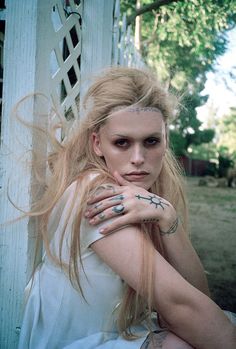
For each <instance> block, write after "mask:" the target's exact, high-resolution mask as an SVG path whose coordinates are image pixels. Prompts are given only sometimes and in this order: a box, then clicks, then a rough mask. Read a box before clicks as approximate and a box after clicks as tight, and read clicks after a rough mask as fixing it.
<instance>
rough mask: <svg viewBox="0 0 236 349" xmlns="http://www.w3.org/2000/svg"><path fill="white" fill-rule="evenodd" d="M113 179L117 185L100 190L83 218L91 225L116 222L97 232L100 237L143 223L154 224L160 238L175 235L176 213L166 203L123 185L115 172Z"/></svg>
mask: <svg viewBox="0 0 236 349" xmlns="http://www.w3.org/2000/svg"><path fill="white" fill-rule="evenodd" d="M114 177H115V178H116V180H117V183H118V184H119V185H107V186H106V185H105V186H102V187H99V188H98V191H97V192H96V194H95V195H93V196H91V197H90V198H89V200H88V207H87V210H86V212H85V217H86V218H88V219H89V223H90V224H92V225H97V224H99V223H101V222H102V221H105V220H108V219H110V218H115V219H113V221H112V222H111V223H109V224H108V225H107V226H105V227H103V228H102V229H101V230H100V232H101V233H103V234H107V233H110V232H111V231H113V230H116V229H118V228H121V227H122V226H125V225H128V224H136V223H145V222H157V223H158V225H159V228H160V232H161V234H163V235H164V234H171V233H174V232H175V231H176V229H177V227H178V219H177V216H176V212H175V209H174V208H173V206H172V205H171V204H170V203H169V202H168V201H167V200H165V199H163V198H161V197H160V196H158V195H155V194H152V193H150V192H148V191H147V190H145V189H143V188H140V187H137V186H136V185H134V184H132V183H130V182H128V181H126V180H125V179H123V178H122V177H121V176H120V175H119V174H118V173H117V172H115V173H114Z"/></svg>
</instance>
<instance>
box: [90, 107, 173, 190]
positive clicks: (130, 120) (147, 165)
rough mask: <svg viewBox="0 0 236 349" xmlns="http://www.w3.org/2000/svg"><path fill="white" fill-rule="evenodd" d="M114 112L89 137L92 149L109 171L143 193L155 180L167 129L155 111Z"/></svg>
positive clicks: (160, 163)
mask: <svg viewBox="0 0 236 349" xmlns="http://www.w3.org/2000/svg"><path fill="white" fill-rule="evenodd" d="M144 109H145V108H135V109H130V110H127V109H126V110H120V111H117V112H114V113H113V114H112V115H111V116H110V117H109V118H108V119H107V121H106V123H105V124H104V125H103V126H102V127H101V128H100V130H99V131H98V133H95V132H94V133H93V134H92V142H93V149H94V151H95V153H96V154H97V155H98V156H102V157H104V160H105V162H106V165H107V167H108V170H109V171H110V172H111V173H114V171H117V172H118V173H119V174H120V175H121V176H122V177H123V178H125V179H126V180H128V181H129V182H132V183H134V184H135V185H137V186H139V187H142V188H144V189H146V190H148V189H150V187H151V186H152V184H153V183H154V182H155V181H156V179H157V178H158V176H159V174H160V171H161V168H162V163H163V158H164V155H165V150H166V126H165V123H164V121H163V117H162V114H161V112H160V111H158V110H157V109H153V110H152V109H151V108H149V109H148V108H147V110H144Z"/></svg>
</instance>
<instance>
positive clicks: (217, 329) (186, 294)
mask: <svg viewBox="0 0 236 349" xmlns="http://www.w3.org/2000/svg"><path fill="white" fill-rule="evenodd" d="M171 101H173V98H172V97H171V96H170V95H168V94H167V93H166V92H165V91H164V90H163V89H162V88H161V87H160V85H159V84H158V82H157V81H156V79H155V78H154V77H153V75H151V74H150V73H147V72H143V71H140V70H137V69H131V68H111V69H109V70H108V71H106V72H105V73H104V74H103V75H102V76H100V77H98V78H97V80H95V82H94V83H93V85H92V86H91V87H90V89H89V90H88V92H87V95H86V96H85V100H84V112H85V117H84V119H83V120H82V122H81V125H80V126H79V127H78V128H77V129H74V130H73V134H72V135H71V136H70V137H68V139H66V141H64V142H63V143H62V144H60V143H58V142H55V139H52V141H53V142H52V143H53V144H54V146H55V145H56V149H54V153H53V155H51V156H50V158H49V161H48V162H49V165H50V168H51V172H52V173H51V176H50V178H49V179H48V183H47V189H46V191H45V193H44V195H43V197H42V199H41V200H40V201H39V202H38V203H37V205H36V206H35V207H34V209H33V211H32V212H31V213H30V215H32V216H36V217H38V218H39V222H40V229H39V230H40V234H41V237H42V238H43V241H44V246H45V256H44V258H43V261H42V264H41V265H40V266H39V268H38V269H37V270H36V272H35V274H34V277H33V281H32V283H31V289H30V293H29V298H28V301H27V305H26V310H25V316H24V321H23V324H22V329H21V337H20V344H19V348H22V349H23V348H24V349H25V348H34V349H36V348H40V349H43V348H50V349H53V348H69V349H72V348H85V349H90V348H100V349H107V348H116V349H118V348H122V349H123V348H149V349H150V348H166V349H177V348H182V349H184V348H185V349H189V348H197V349H198V348H199V349H205V348H207V349H211V348H214V349H217V348H221V349H222V348H227V349H231V348H232V349H233V348H234V347H235V343H236V342H235V328H234V326H233V325H232V324H231V322H230V321H229V320H228V319H227V317H226V316H225V314H224V313H223V312H222V311H221V310H220V309H219V308H218V307H217V306H216V304H215V303H214V302H212V301H211V300H210V298H209V297H208V296H209V290H208V286H207V281H206V278H205V275H204V272H203V268H202V265H201V263H200V261H199V259H198V257H197V255H196V253H195V251H194V249H193V248H192V246H191V243H190V241H189V239H188V236H187V234H186V233H185V231H186V213H185V212H186V205H185V199H184V194H183V190H182V185H181V180H180V176H179V174H178V172H179V171H178V167H177V165H176V162H175V161H174V158H173V157H172V156H171V153H170V150H169V148H168V124H169V122H170V119H171V116H172V115H173V114H174V105H173V103H171Z"/></svg>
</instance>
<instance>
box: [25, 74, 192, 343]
mask: <svg viewBox="0 0 236 349" xmlns="http://www.w3.org/2000/svg"><path fill="white" fill-rule="evenodd" d="M173 101H174V98H173V96H171V95H170V94H169V93H168V92H167V91H165V90H164V89H163V88H162V87H161V85H160V84H159V82H158V81H157V79H156V77H155V76H154V74H152V73H150V72H149V71H143V70H139V69H135V68H124V67H113V68H109V69H107V70H106V71H104V72H103V73H102V74H101V75H100V76H98V77H97V78H95V80H94V82H93V84H92V85H91V87H90V88H89V89H88V92H87V93H86V95H85V98H84V101H83V110H84V114H85V116H84V117H83V118H82V119H81V120H80V123H79V126H78V127H77V128H74V129H73V131H72V132H71V134H70V135H69V136H68V137H66V138H65V140H64V141H63V142H59V141H57V140H56V137H55V136H54V135H50V137H49V141H50V143H51V147H52V150H53V151H52V152H51V153H50V154H49V156H48V159H47V163H48V166H49V168H50V171H48V172H49V174H50V175H49V177H48V178H47V185H46V186H45V188H46V189H45V192H44V194H43V195H42V197H41V198H40V200H38V201H37V202H36V204H35V205H34V206H33V208H32V210H31V212H30V213H29V215H30V216H36V217H37V218H38V219H39V222H40V224H39V239H42V240H43V242H44V246H45V249H46V253H47V255H48V256H49V257H50V258H52V259H53V261H54V262H55V263H56V264H58V265H59V266H61V267H63V268H65V269H66V270H67V271H68V274H69V277H70V280H71V282H72V283H73V285H75V287H78V288H79V289H80V291H81V293H82V295H83V290H82V288H81V285H80V275H79V268H78V261H80V263H82V260H81V255H80V222H81V219H82V216H83V211H84V209H85V204H84V203H85V202H86V199H87V198H88V195H89V193H91V191H93V190H94V189H95V188H96V186H98V185H100V184H102V183H107V181H113V182H114V179H113V177H112V176H111V174H109V173H108V170H107V167H106V164H105V162H104V160H103V159H102V158H100V157H98V156H97V155H96V154H95V152H94V151H93V147H92V142H91V134H92V132H94V131H98V130H99V128H100V127H101V126H102V125H103V124H104V123H105V122H106V119H107V118H108V117H109V115H110V114H111V112H112V111H113V110H114V109H115V108H119V107H121V106H122V107H126V106H139V107H155V108H158V109H159V110H160V111H161V113H162V115H163V119H164V121H165V123H166V125H167V129H168V124H169V123H170V121H171V120H172V118H173V117H174V114H175V111H176V110H175V108H176V105H175V103H173ZM93 171H95V172H96V173H99V175H98V176H96V178H95V179H94V180H92V181H91V182H90V183H87V181H86V176H87V174H88V173H91V172H93ZM180 172H181V171H180V168H179V165H178V163H177V161H176V160H175V158H174V157H173V155H172V153H171V151H170V149H169V148H168V149H167V152H166V155H165V158H164V162H163V166H162V170H161V173H160V175H159V177H158V181H156V182H155V183H154V184H153V186H152V188H151V192H153V193H155V194H158V195H160V196H162V197H164V198H165V199H167V200H168V201H170V202H171V203H172V205H173V206H174V207H175V208H176V210H177V211H178V214H179V215H180V216H181V217H182V222H183V224H184V225H185V226H186V219H187V214H186V203H185V196H184V192H183V187H182V180H181V175H180ZM74 181H77V183H79V185H77V186H76V190H75V193H74V200H73V202H72V204H71V209H70V212H69V214H68V219H67V220H66V222H65V226H64V229H63V231H64V232H65V230H66V226H67V223H68V220H69V216H70V214H71V212H72V210H73V205H74V204H75V201H76V197H77V196H78V195H79V196H80V198H81V199H80V204H79V207H78V209H77V211H76V212H77V213H76V215H75V217H73V221H74V224H73V229H72V236H71V246H70V259H69V260H70V262H69V265H65V262H64V261H63V260H62V257H61V255H62V246H63V239H64V235H65V234H62V237H61V241H60V251H59V252H58V254H57V255H55V254H53V253H52V251H51V250H50V239H49V232H48V228H47V226H48V221H49V216H50V214H51V212H52V210H53V208H54V206H55V205H56V203H57V202H58V200H59V199H60V198H61V196H62V194H63V193H64V192H65V190H66V189H67V188H68V186H69V185H70V184H71V183H73V182H74ZM141 229H142V230H143V231H144V232H145V235H144V236H145V238H147V239H149V240H151V241H152V243H153V244H154V246H155V247H156V248H157V249H158V250H159V251H160V253H162V254H164V251H163V248H162V244H161V240H160V239H159V238H158V234H157V233H156V230H157V229H158V228H157V226H155V224H150V223H149V224H142V226H141ZM149 252H150V251H144V258H143V270H142V275H141V279H140V287H139V292H136V291H135V290H133V289H132V288H130V287H129V286H128V285H127V288H126V291H125V293H124V296H123V301H122V304H121V306H120V312H119V318H118V328H119V330H120V332H121V333H123V335H124V336H125V337H126V338H129V339H131V338H132V336H133V335H132V333H131V331H130V327H131V326H132V325H134V324H136V323H138V322H140V321H141V320H142V319H143V318H144V317H146V315H147V314H149V315H150V313H151V310H152V309H151V308H152V266H151V256H150V254H149ZM142 291H144V292H145V294H147V299H146V300H144V299H143V298H142V297H140V296H139V294H140V293H142Z"/></svg>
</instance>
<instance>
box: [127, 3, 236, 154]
mask: <svg viewBox="0 0 236 349" xmlns="http://www.w3.org/2000/svg"><path fill="white" fill-rule="evenodd" d="M121 9H122V11H123V12H125V13H126V14H127V21H128V23H131V25H134V22H135V18H136V16H137V15H141V17H142V21H141V23H142V24H141V36H140V50H141V53H142V55H143V57H144V58H145V60H146V62H147V63H148V65H150V66H151V67H153V68H154V69H155V70H156V71H157V73H158V76H159V77H160V78H161V80H162V81H163V82H164V83H165V84H166V86H167V87H170V88H171V89H172V90H173V91H174V92H175V93H177V94H178V95H183V96H184V97H183V98H182V100H181V105H182V108H181V111H180V114H179V118H178V119H177V120H176V122H175V123H174V127H175V128H174V130H172V131H171V135H170V139H171V142H172V144H173V148H174V150H175V151H176V153H178V154H181V153H186V151H187V149H188V147H189V146H190V145H196V144H201V143H202V142H207V141H210V140H211V139H212V138H213V136H214V133H213V130H210V129H209V130H205V131H203V130H201V122H200V121H199V120H198V119H197V114H196V107H198V106H201V105H202V104H203V103H205V102H206V100H207V96H205V97H203V96H201V95H200V92H201V91H202V90H203V87H204V83H205V81H206V73H207V72H208V71H210V70H213V64H214V62H215V60H216V58H217V57H218V56H219V55H222V54H223V53H224V52H225V50H226V47H227V39H226V36H225V31H226V30H229V29H231V28H232V27H233V26H234V25H235V22H236V1H232V0H224V1H223V0H208V1H204V0H188V1H187V0H159V1H151V0H142V1H141V7H140V8H139V9H136V0H129V1H128V0H121Z"/></svg>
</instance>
